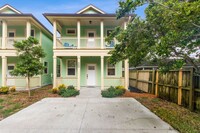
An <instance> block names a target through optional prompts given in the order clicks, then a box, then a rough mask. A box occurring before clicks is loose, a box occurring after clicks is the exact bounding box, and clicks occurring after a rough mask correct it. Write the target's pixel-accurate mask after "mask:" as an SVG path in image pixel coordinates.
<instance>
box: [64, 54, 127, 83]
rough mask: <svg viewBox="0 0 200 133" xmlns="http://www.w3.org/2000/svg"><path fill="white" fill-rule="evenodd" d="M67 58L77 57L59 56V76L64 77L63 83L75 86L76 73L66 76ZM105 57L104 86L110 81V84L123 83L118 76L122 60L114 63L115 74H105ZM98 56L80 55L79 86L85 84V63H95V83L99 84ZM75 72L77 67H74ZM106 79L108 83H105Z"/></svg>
mask: <svg viewBox="0 0 200 133" xmlns="http://www.w3.org/2000/svg"><path fill="white" fill-rule="evenodd" d="M68 59H75V60H77V57H62V58H61V77H62V78H64V79H63V80H62V81H63V82H62V83H64V84H65V85H74V86H77V83H76V81H77V73H76V76H74V77H67V66H66V65H67V63H66V61H67V60H68ZM106 60H107V58H105V60H104V77H105V82H106V83H105V86H110V83H112V84H111V85H112V86H117V85H124V84H123V82H121V81H120V80H121V79H120V78H121V77H122V62H119V63H117V64H116V67H115V68H116V69H115V73H116V75H115V76H113V77H109V76H107V61H106ZM100 61H101V60H100V57H81V74H80V75H81V86H87V75H86V73H87V64H96V85H97V86H100V85H101V64H100V63H101V62H100ZM76 72H77V68H76ZM107 81H108V82H109V83H107Z"/></svg>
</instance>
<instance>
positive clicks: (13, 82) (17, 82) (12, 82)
mask: <svg viewBox="0 0 200 133" xmlns="http://www.w3.org/2000/svg"><path fill="white" fill-rule="evenodd" d="M39 83H40V78H39V77H32V78H30V87H31V88H34V87H39V86H40V84H39ZM7 86H16V87H17V88H25V87H26V79H25V78H24V77H7Z"/></svg>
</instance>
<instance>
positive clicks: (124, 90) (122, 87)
mask: <svg viewBox="0 0 200 133" xmlns="http://www.w3.org/2000/svg"><path fill="white" fill-rule="evenodd" d="M116 89H120V90H123V92H124V93H125V92H126V89H125V87H124V86H116Z"/></svg>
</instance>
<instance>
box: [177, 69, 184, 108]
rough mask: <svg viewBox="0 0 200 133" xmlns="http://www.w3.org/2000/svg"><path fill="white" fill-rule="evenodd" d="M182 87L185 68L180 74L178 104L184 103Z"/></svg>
mask: <svg viewBox="0 0 200 133" xmlns="http://www.w3.org/2000/svg"><path fill="white" fill-rule="evenodd" d="M182 87H183V70H182V68H181V69H180V70H179V74H178V105H181V104H182Z"/></svg>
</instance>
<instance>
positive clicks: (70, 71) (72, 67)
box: [67, 60, 76, 76]
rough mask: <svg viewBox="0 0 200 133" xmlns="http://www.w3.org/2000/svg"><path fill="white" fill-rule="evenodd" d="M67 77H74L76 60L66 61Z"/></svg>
mask: <svg viewBox="0 0 200 133" xmlns="http://www.w3.org/2000/svg"><path fill="white" fill-rule="evenodd" d="M67 75H68V76H75V75H76V60H67Z"/></svg>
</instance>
